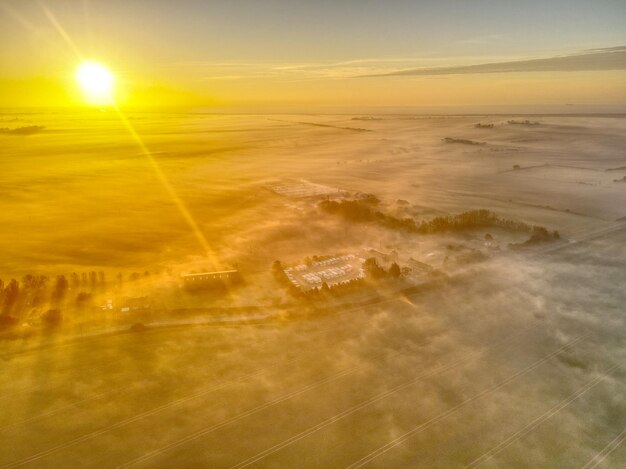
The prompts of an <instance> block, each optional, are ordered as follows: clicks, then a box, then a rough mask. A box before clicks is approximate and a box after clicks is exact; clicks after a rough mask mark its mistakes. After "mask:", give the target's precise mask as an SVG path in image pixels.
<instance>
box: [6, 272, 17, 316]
mask: <svg viewBox="0 0 626 469" xmlns="http://www.w3.org/2000/svg"><path fill="white" fill-rule="evenodd" d="M3 296H4V297H3V299H2V304H3V306H4V309H5V311H10V310H11V308H12V307H13V305H14V304H15V303H16V302H17V299H18V297H19V296H20V285H19V283H17V280H15V279H14V278H12V279H11V281H10V282H9V283H8V284H7V286H6V287H5V289H4V295H3Z"/></svg>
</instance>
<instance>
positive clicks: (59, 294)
mask: <svg viewBox="0 0 626 469" xmlns="http://www.w3.org/2000/svg"><path fill="white" fill-rule="evenodd" d="M68 288H69V282H68V281H67V279H66V278H65V275H57V278H56V280H55V282H54V291H53V292H52V296H53V298H54V299H55V300H62V299H63V298H64V297H65V294H66V293H67V289H68Z"/></svg>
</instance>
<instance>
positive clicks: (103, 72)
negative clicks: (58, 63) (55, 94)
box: [76, 62, 115, 106]
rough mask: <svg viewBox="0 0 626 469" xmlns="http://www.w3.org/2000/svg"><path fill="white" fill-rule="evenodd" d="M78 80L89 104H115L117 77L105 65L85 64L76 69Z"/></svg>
mask: <svg viewBox="0 0 626 469" xmlns="http://www.w3.org/2000/svg"><path fill="white" fill-rule="evenodd" d="M76 80H77V81H78V85H79V86H80V89H81V91H82V93H83V96H84V98H85V100H86V101H87V103H89V104H93V105H100V106H101V105H110V104H113V97H114V96H113V91H114V85H115V77H114V76H113V74H112V73H111V72H110V71H109V69H108V68H106V67H105V66H104V65H101V64H99V63H97V62H83V63H81V64H80V65H79V66H78V67H77V69H76Z"/></svg>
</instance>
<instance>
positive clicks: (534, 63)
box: [359, 46, 626, 77]
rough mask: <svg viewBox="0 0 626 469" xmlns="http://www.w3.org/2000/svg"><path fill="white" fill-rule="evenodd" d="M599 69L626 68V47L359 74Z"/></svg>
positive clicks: (446, 73)
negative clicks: (523, 58) (563, 54)
mask: <svg viewBox="0 0 626 469" xmlns="http://www.w3.org/2000/svg"><path fill="white" fill-rule="evenodd" d="M595 70H626V46H618V47H608V48H603V49H593V50H587V51H584V52H582V53H578V54H571V55H565V56H557V57H548V58H540V59H527V60H513V61H508V62H492V63H482V64H474V65H461V66H449V67H434V68H411V69H405V70H395V71H392V72H386V73H373V74H363V75H359V76H360V77H381V76H400V75H421V76H424V75H460V74H473V73H512V72H579V71H595Z"/></svg>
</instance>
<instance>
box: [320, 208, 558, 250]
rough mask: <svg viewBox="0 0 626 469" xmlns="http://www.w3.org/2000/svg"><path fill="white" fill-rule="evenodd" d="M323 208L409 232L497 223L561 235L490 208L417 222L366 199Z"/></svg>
mask: <svg viewBox="0 0 626 469" xmlns="http://www.w3.org/2000/svg"><path fill="white" fill-rule="evenodd" d="M319 208H320V209H321V210H322V211H324V212H326V213H329V214H332V215H337V216H341V217H342V218H344V219H346V220H349V221H353V222H372V223H377V224H379V225H382V226H385V227H387V228H391V229H396V230H401V231H407V232H409V233H420V234H435V233H445V232H460V231H465V230H470V229H477V228H488V227H497V228H503V229H505V230H509V231H520V232H525V233H530V234H531V237H532V239H533V241H532V242H536V241H538V240H547V239H558V238H560V235H559V233H558V231H554V232H552V233H551V234H550V236H545V233H548V230H547V229H546V228H544V227H542V226H535V225H530V224H528V223H524V222H520V221H515V220H509V219H506V218H502V217H500V216H498V215H497V214H496V213H494V212H492V211H490V210H486V209H478V210H469V211H467V212H463V213H460V214H458V215H448V216H439V217H435V218H432V219H431V220H424V221H421V222H419V223H417V222H416V221H415V220H414V219H413V218H411V217H405V218H399V217H394V216H393V215H388V214H385V213H383V212H381V211H380V210H377V209H376V208H374V207H372V205H371V204H368V203H367V202H364V201H362V200H342V201H339V202H338V201H335V200H323V201H321V202H320V203H319Z"/></svg>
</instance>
